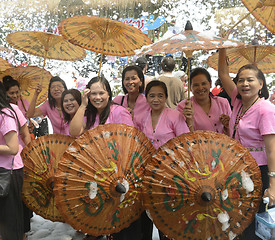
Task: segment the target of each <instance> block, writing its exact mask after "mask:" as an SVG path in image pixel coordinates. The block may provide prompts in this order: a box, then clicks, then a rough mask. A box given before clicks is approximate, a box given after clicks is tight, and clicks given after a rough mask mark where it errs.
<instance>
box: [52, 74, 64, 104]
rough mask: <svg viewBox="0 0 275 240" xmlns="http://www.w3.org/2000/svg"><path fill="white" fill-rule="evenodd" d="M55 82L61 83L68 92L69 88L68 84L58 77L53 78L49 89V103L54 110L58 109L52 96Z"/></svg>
mask: <svg viewBox="0 0 275 240" xmlns="http://www.w3.org/2000/svg"><path fill="white" fill-rule="evenodd" d="M54 82H61V84H62V85H63V87H64V89H65V90H67V86H66V83H65V82H64V80H62V79H61V78H60V77H58V76H55V77H52V78H51V80H50V83H49V88H48V101H49V104H50V107H51V109H53V108H55V107H56V100H55V99H54V98H53V96H52V95H51V91H50V90H51V86H52V83H54Z"/></svg>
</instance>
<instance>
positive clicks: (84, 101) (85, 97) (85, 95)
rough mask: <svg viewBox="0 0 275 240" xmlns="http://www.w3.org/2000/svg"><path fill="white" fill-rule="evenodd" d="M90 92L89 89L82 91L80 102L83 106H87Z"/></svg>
mask: <svg viewBox="0 0 275 240" xmlns="http://www.w3.org/2000/svg"><path fill="white" fill-rule="evenodd" d="M90 94H91V91H90V89H87V88H86V89H84V91H83V93H82V102H81V105H82V106H83V107H85V108H86V107H87V106H88V103H89V96H90Z"/></svg>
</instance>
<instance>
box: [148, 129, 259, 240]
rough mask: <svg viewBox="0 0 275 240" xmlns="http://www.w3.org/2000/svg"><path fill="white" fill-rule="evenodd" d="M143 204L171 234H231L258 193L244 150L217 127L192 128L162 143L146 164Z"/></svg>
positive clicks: (249, 215)
mask: <svg viewBox="0 0 275 240" xmlns="http://www.w3.org/2000/svg"><path fill="white" fill-rule="evenodd" d="M143 186H144V188H143V190H144V191H143V196H144V203H145V208H146V209H148V210H149V212H150V215H151V216H152V218H153V221H154V223H155V224H156V226H157V228H158V229H160V230H161V231H162V232H163V233H164V234H166V235H168V237H169V238H174V239H194V240H195V239H234V237H236V236H237V235H239V234H240V233H241V232H242V231H243V230H244V229H245V228H246V227H247V226H248V224H249V223H250V221H251V220H252V219H253V217H254V215H255V213H256V210H257V208H258V205H259V202H260V199H261V173H260V169H259V167H258V165H257V163H256V161H255V160H254V159H253V157H252V156H251V155H250V153H249V151H248V150H247V149H246V148H244V147H243V146H241V145H240V144H239V143H238V142H237V141H235V140H233V139H231V138H229V137H227V136H225V135H223V134H219V133H214V132H209V131H195V132H193V133H188V134H183V135H181V136H179V137H177V138H174V139H172V140H170V141H169V142H168V143H166V144H164V145H163V146H162V147H161V148H160V149H159V150H158V151H157V153H156V154H154V155H153V158H152V161H151V162H150V163H149V164H148V165H147V167H146V175H145V179H144V181H143Z"/></svg>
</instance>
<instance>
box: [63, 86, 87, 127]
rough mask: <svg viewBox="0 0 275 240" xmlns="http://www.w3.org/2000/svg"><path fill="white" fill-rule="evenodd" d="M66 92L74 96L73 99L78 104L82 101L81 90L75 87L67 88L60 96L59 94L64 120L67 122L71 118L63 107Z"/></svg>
mask: <svg viewBox="0 0 275 240" xmlns="http://www.w3.org/2000/svg"><path fill="white" fill-rule="evenodd" d="M67 94H71V95H72V96H73V97H74V99H75V100H76V101H77V103H78V105H79V106H80V105H81V102H82V99H81V92H80V91H79V90H77V89H74V88H72V89H69V90H65V91H64V92H63V93H62V96H61V110H62V113H63V116H64V120H65V122H69V121H71V120H72V119H71V116H70V114H68V113H66V111H65V109H64V107H63V102H64V98H65V96H66V95H67Z"/></svg>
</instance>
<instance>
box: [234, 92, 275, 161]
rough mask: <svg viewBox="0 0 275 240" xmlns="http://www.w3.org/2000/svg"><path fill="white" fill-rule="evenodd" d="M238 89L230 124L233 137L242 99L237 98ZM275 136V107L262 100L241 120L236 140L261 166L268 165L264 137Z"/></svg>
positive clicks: (235, 94) (235, 93)
mask: <svg viewBox="0 0 275 240" xmlns="http://www.w3.org/2000/svg"><path fill="white" fill-rule="evenodd" d="M237 94H238V90H237V87H236V88H235V89H234V91H233V92H232V97H231V104H232V106H233V111H232V116H231V119H230V122H229V128H230V136H232V135H233V131H234V124H235V120H236V117H237V114H238V111H239V109H240V107H241V106H242V101H241V99H238V98H236V96H237ZM268 134H275V106H274V105H273V104H271V103H270V102H269V101H266V100H264V98H262V99H260V100H259V101H258V102H256V103H255V104H254V105H253V106H252V107H251V108H250V109H249V110H248V111H247V112H246V113H245V114H244V115H243V117H242V118H241V119H240V121H239V124H238V126H237V130H236V134H235V139H236V140H238V141H239V142H240V143H241V144H242V145H243V146H244V147H246V148H248V150H249V152H250V153H251V155H252V156H253V157H254V158H255V159H256V161H257V163H258V165H259V166H261V165H267V157H266V152H265V144H264V138H263V135H268Z"/></svg>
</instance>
